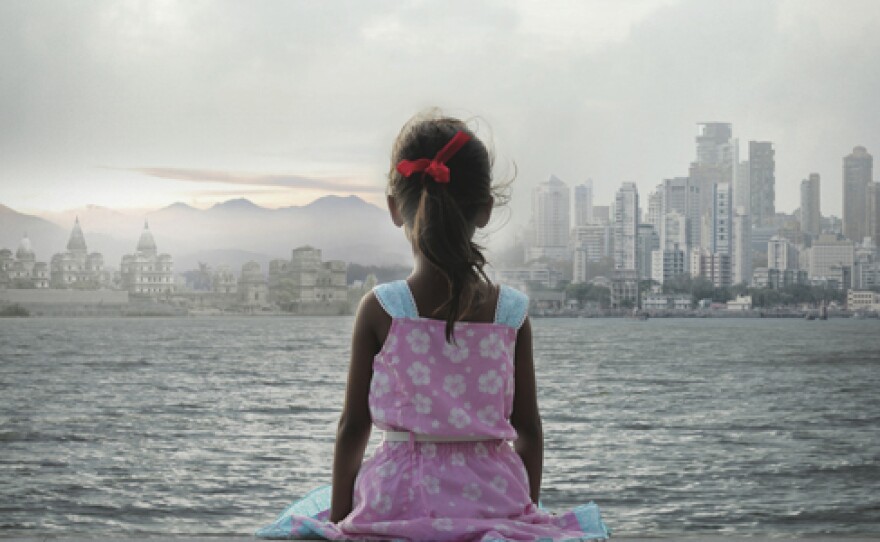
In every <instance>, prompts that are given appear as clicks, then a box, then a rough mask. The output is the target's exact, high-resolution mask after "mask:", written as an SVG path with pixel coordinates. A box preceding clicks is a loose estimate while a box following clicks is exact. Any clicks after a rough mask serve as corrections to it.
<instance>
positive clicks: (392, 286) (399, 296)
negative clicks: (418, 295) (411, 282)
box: [373, 280, 419, 318]
mask: <svg viewBox="0 0 880 542" xmlns="http://www.w3.org/2000/svg"><path fill="white" fill-rule="evenodd" d="M373 293H374V294H375V295H376V299H378V300H379V304H380V305H382V308H383V309H385V312H387V313H388V316H390V317H392V318H418V317H419V311H418V309H417V308H416V302H415V300H413V296H412V292H410V290H409V286H408V285H407V284H406V281H405V280H395V281H393V282H386V283H385V284H379V285H378V286H376V287H375V288H373Z"/></svg>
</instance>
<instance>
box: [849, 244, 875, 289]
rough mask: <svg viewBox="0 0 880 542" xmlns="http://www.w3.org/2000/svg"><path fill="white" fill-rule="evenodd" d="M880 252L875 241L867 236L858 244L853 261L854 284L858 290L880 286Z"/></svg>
mask: <svg viewBox="0 0 880 542" xmlns="http://www.w3.org/2000/svg"><path fill="white" fill-rule="evenodd" d="M878 256H880V254H878V251H877V246H876V245H875V244H874V241H873V240H872V239H871V238H869V237H866V238H865V240H864V241H863V242H862V243H861V244H860V245H858V246H856V250H855V257H854V263H853V275H852V286H853V288H854V289H856V290H868V289H871V288H875V287H877V286H880V257H878Z"/></svg>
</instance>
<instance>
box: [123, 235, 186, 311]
mask: <svg viewBox="0 0 880 542" xmlns="http://www.w3.org/2000/svg"><path fill="white" fill-rule="evenodd" d="M119 274H120V277H121V279H122V288H123V289H124V290H127V291H128V293H129V294H132V295H139V296H147V297H160V296H162V295H167V294H170V293H172V292H173V291H174V272H173V261H172V259H171V256H170V255H168V254H159V251H158V249H157V248H156V241H155V240H154V239H153V234H152V233H151V232H150V225H149V224H148V223H147V222H144V231H143V232H141V237H140V239H138V244H137V249H136V251H135V253H134V254H126V255H125V256H123V257H122V265H121V267H120V270H119Z"/></svg>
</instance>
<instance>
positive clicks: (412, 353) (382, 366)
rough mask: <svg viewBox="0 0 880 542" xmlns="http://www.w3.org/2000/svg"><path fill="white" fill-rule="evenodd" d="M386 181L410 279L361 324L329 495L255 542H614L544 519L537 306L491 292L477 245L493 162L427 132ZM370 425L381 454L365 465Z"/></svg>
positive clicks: (572, 518)
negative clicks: (303, 541) (409, 259)
mask: <svg viewBox="0 0 880 542" xmlns="http://www.w3.org/2000/svg"><path fill="white" fill-rule="evenodd" d="M391 165H392V168H391V172H390V175H389V190H388V193H389V195H388V208H389V210H390V212H391V220H392V221H393V222H394V224H395V225H397V226H398V227H402V228H403V230H404V232H405V234H406V236H407V238H408V239H409V240H410V241H411V243H412V247H413V255H414V258H415V267H414V269H413V272H412V274H411V275H410V276H409V278H408V279H407V280H405V281H398V282H392V283H389V284H382V285H380V286H377V287H376V288H375V289H374V290H373V291H372V292H371V293H369V294H368V295H367V296H365V297H364V299H363V300H362V302H361V305H360V307H359V308H358V312H357V316H356V319H355V324H354V335H353V337H352V352H351V364H350V367H349V376H348V387H347V390H346V397H345V405H344V407H343V409H342V416H341V418H340V421H339V430H338V434H337V440H336V449H335V457H334V459H333V485H332V489H331V488H327V487H325V488H320V489H318V490H315V491H313V492H312V493H310V494H309V495H306V497H305V498H303V499H302V500H300V501H297V502H295V503H294V504H292V505H291V506H290V507H288V509H287V510H285V511H284V513H282V514H281V516H280V517H279V518H278V520H277V521H276V522H275V523H274V524H273V525H271V526H269V527H266V528H264V529H261V530H260V531H259V532H258V533H257V536H260V537H264V538H302V537H314V536H320V537H323V538H327V539H334V540H335V539H406V540H538V539H540V540H550V539H552V540H588V539H597V538H606V537H607V536H608V532H607V530H606V529H605V526H604V524H603V523H602V521H601V519H600V518H599V512H598V508H597V507H596V506H595V505H594V504H592V503H591V504H587V505H583V506H580V507H578V508H576V509H574V510H573V511H569V512H566V513H564V514H561V515H553V514H549V513H547V512H545V511H543V510H541V509H539V508H538V506H537V504H536V503H537V502H538V497H539V495H540V490H541V463H542V458H543V443H542V438H543V437H542V432H541V419H540V416H539V414H538V404H537V399H536V391H535V375H534V368H533V363H532V337H531V328H530V325H529V320H528V317H527V316H526V308H527V305H528V299H527V298H526V296H525V295H524V294H522V293H520V292H518V291H516V290H514V289H512V288H508V287H505V286H501V287H498V286H496V285H494V284H492V282H491V281H489V279H488V278H487V277H486V275H485V273H484V272H483V266H484V265H485V264H486V260H485V258H484V257H483V254H482V252H481V248H480V247H479V246H477V245H476V244H475V243H474V242H473V236H474V232H475V231H476V229H477V228H482V227H484V226H486V224H487V223H488V222H489V217H490V214H491V212H492V207H493V205H494V198H493V193H492V183H491V166H492V164H491V159H490V157H489V153H488V152H487V150H486V147H485V146H484V145H483V143H482V142H480V141H479V140H478V139H477V138H476V137H475V136H474V134H473V133H471V131H470V130H468V128H467V126H466V125H465V124H464V123H463V122H461V121H459V120H456V119H451V118H427V119H426V118H416V119H414V120H412V121H410V122H409V123H408V124H407V125H406V126H404V128H403V130H402V131H401V133H400V135H399V136H398V138H397V141H396V142H395V144H394V149H393V152H392V158H391ZM372 425H375V426H376V427H377V428H378V429H380V430H382V431H384V435H385V439H384V442H383V443H382V444H381V446H379V448H378V449H377V450H376V453H375V454H374V455H373V456H372V457H371V458H369V459H367V460H366V461H363V456H364V449H365V448H366V445H367V441H368V439H369V436H370V429H371V426H372Z"/></svg>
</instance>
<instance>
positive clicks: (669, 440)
mask: <svg viewBox="0 0 880 542" xmlns="http://www.w3.org/2000/svg"><path fill="white" fill-rule="evenodd" d="M350 327H351V320H350V319H349V318H240V319H125V320H36V319H30V320H5V321H2V322H0V533H5V534H6V535H11V534H16V533H18V534H28V533H30V534H34V533H36V532H38V531H39V532H44V531H53V532H58V533H61V532H65V533H73V532H77V533H88V534H106V533H111V532H121V531H125V532H132V533H155V534H159V533H178V534H224V533H243V534H249V533H251V532H253V531H254V530H255V529H256V528H257V527H259V526H260V525H262V524H264V523H266V522H268V521H269V520H271V519H273V518H274V515H275V514H277V513H278V512H279V511H280V510H281V508H282V507H283V506H284V505H285V504H286V503H287V502H288V501H289V500H291V499H293V498H294V497H295V496H297V495H299V494H302V493H304V492H305V491H307V490H308V489H310V488H311V487H313V486H314V485H317V484H320V483H326V482H328V481H329V477H330V457H331V455H332V447H333V437H334V430H335V422H336V417H337V415H338V411H339V408H340V405H341V403H340V402H341V396H342V393H343V386H344V382H345V371H346V366H347V348H348V341H349V331H350ZM533 327H534V330H535V336H536V338H535V348H536V353H535V354H536V365H537V370H538V381H539V393H540V398H541V409H542V414H543V416H544V430H545V434H546V453H545V455H546V457H545V474H544V490H543V500H544V503H545V504H546V505H547V506H549V507H550V508H557V507H559V508H561V507H568V506H571V505H573V504H576V503H579V502H582V501H587V500H595V501H596V502H598V503H599V504H600V506H601V507H602V508H603V512H604V514H605V516H606V520H607V522H608V524H609V525H610V526H612V527H613V528H614V529H615V531H616V532H617V533H618V534H649V533H650V534H660V533H667V534H668V533H680V532H691V533H693V532H737V533H738V534H757V533H761V534H768V533H770V534H772V533H778V534H794V533H820V532H825V533H828V532H832V533H866V532H877V531H878V530H880V496H878V492H877V491H876V490H875V489H876V488H875V487H874V485H875V484H876V481H877V480H880V448H878V446H877V443H878V437H880V395H878V394H877V393H876V390H877V388H878V384H880V322H878V321H875V320H863V321H840V320H832V321H828V322H806V321H792V320H770V321H767V320H736V321H730V320H712V319H709V320H651V321H647V322H639V321H632V320H536V321H535V322H534V324H533ZM374 440H375V438H374Z"/></svg>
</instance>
